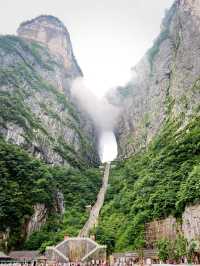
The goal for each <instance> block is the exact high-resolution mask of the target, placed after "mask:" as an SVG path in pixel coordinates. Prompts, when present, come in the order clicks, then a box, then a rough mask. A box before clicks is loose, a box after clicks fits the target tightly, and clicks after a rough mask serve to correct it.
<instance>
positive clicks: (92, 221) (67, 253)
mask: <svg viewBox="0 0 200 266" xmlns="http://www.w3.org/2000/svg"><path fill="white" fill-rule="evenodd" d="M109 171H110V163H106V164H105V169H104V174H103V178H102V186H101V189H100V190H99V193H98V195H97V200H96V203H95V204H94V206H93V207H92V209H91V211H90V216H89V218H88V220H87V222H86V223H85V225H84V226H83V228H82V230H81V231H80V233H79V235H78V237H69V238H67V239H65V240H64V241H62V242H61V243H59V244H58V245H56V246H51V247H47V249H46V257H47V259H48V261H53V262H61V263H68V262H83V263H84V262H88V261H91V260H102V261H105V260H106V246H102V245H99V244H98V243H96V242H95V241H94V240H92V239H90V238H89V233H90V231H91V229H93V228H94V227H95V226H96V225H97V223H98V218H99V213H100V210H101V208H102V206H103V204H104V199H105V195H106V191H107V187H108V178H109Z"/></svg>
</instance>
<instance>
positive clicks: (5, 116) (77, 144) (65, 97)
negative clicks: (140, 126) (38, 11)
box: [0, 16, 98, 167]
mask: <svg viewBox="0 0 200 266" xmlns="http://www.w3.org/2000/svg"><path fill="white" fill-rule="evenodd" d="M0 65H1V66H0V101H1V110H0V111H1V117H0V119H1V123H0V133H1V135H2V136H3V137H4V138H5V139H6V140H7V141H10V142H13V143H16V144H18V145H21V146H22V147H24V148H25V149H27V150H28V151H29V152H31V153H32V154H33V155H34V156H36V157H38V158H41V159H43V160H45V161H46V162H47V163H51V164H69V165H72V166H79V167H80V166H81V165H83V164H91V163H98V155H97V149H96V143H95V142H96V136H95V129H94V126H93V123H92V121H91V119H90V117H89V116H88V115H87V114H86V113H84V112H83V111H82V110H81V109H80V108H79V107H78V106H77V105H76V104H75V103H74V102H73V99H72V97H71V92H70V86H71V82H72V81H73V80H74V79H75V78H77V77H80V76H82V72H81V70H80V68H79V66H78V64H77V62H76V59H75V57H74V55H73V50H72V45H71V41H70V37H69V33H68V31H67V29H66V28H65V26H64V25H63V24H62V22H60V21H59V20H58V19H57V18H55V17H52V16H40V17H37V18H35V19H33V20H31V21H28V22H24V23H22V24H21V25H20V27H19V29H18V37H16V36H1V37H0Z"/></svg>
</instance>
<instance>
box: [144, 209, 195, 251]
mask: <svg viewBox="0 0 200 266" xmlns="http://www.w3.org/2000/svg"><path fill="white" fill-rule="evenodd" d="M180 234H181V235H183V236H184V237H185V238H186V239H187V240H188V241H191V240H193V239H194V240H199V239H200V205H195V206H190V207H187V208H186V209H185V211H184V213H183V214H182V222H179V221H177V220H176V219H175V218H174V217H172V216H170V217H168V218H166V219H163V220H155V221H152V222H150V223H148V224H146V230H145V239H146V243H147V246H148V247H153V246H155V243H156V241H157V240H160V239H169V240H175V239H176V238H177V236H178V235H180Z"/></svg>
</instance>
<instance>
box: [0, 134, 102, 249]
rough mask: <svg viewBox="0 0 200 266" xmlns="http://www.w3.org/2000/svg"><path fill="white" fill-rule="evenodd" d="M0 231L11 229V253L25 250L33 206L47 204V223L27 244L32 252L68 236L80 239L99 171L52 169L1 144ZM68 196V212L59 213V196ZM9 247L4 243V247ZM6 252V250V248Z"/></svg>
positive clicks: (94, 193)
mask: <svg viewBox="0 0 200 266" xmlns="http://www.w3.org/2000/svg"><path fill="white" fill-rule="evenodd" d="M0 165H1V167H0V176H1V188H0V202H1V212H0V218H1V223H0V231H6V229H7V228H10V231H9V234H10V237H9V241H8V243H7V249H9V248H10V247H12V248H13V247H17V248H19V247H23V242H24V240H25V238H26V232H23V230H22V228H23V226H24V225H25V224H26V223H27V222H28V220H29V219H30V217H31V215H32V214H33V206H34V205H35V204H37V203H41V204H44V205H45V207H46V211H47V212H48V219H47V223H46V224H45V225H44V226H43V227H42V228H41V230H40V232H36V233H34V234H33V235H32V236H31V237H30V238H29V240H28V242H26V243H25V247H26V248H29V249H38V248H40V247H41V245H42V244H43V247H45V246H46V245H47V244H54V243H56V242H58V241H59V240H61V239H63V236H64V235H65V234H70V235H72V236H76V235H77V234H78V232H79V230H80V229H81V227H82V226H83V224H84V222H85V221H86V219H87V213H86V211H85V206H86V205H88V204H92V203H93V202H94V201H95V198H96V194H97V193H98V190H99V187H100V182H101V181H100V175H99V170H98V169H95V168H94V169H92V168H90V169H87V168H86V169H82V170H81V171H80V170H77V169H73V168H69V167H61V166H55V167H52V166H48V165H47V164H45V163H43V162H42V161H40V160H37V159H35V158H34V157H32V156H30V155H29V154H28V153H27V152H25V151H24V150H23V149H21V148H20V147H18V146H16V145H13V144H8V143H6V142H5V141H4V140H2V139H1V140H0ZM58 191H60V192H62V193H63V195H64V206H65V212H64V213H62V214H59V213H58V212H57V211H56V207H55V205H56V202H55V194H56V193H57V192H58ZM3 244H5V243H2V245H3ZM4 248H5V247H4Z"/></svg>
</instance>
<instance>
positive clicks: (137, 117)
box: [108, 0, 200, 157]
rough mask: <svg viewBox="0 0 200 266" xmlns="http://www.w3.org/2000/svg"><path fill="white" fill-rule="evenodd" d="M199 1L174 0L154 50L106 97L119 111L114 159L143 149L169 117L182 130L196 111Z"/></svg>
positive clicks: (199, 63) (199, 62)
mask: <svg viewBox="0 0 200 266" xmlns="http://www.w3.org/2000/svg"><path fill="white" fill-rule="evenodd" d="M199 10H200V2H199V1H198V0H194V1H181V0H177V1H175V3H174V4H173V6H172V7H171V9H170V10H169V11H168V12H167V14H166V17H165V18H164V19H163V22H162V25H161V33H160V35H159V36H158V38H157V39H156V40H155V42H154V45H153V47H152V48H151V49H150V50H149V51H148V52H147V54H146V55H145V56H144V58H143V59H142V60H141V61H140V62H139V64H138V65H137V66H136V67H135V68H134V69H133V71H134V72H135V73H136V75H134V76H135V77H134V78H133V80H132V81H130V83H129V84H128V85H127V86H126V87H124V88H121V87H120V88H117V89H116V90H115V92H113V91H112V92H111V93H110V95H109V96H108V97H109V99H110V101H111V102H113V103H114V104H116V105H118V106H121V107H122V112H121V117H120V119H119V121H118V125H117V127H116V129H115V132H116V136H117V140H118V145H119V156H120V157H129V156H130V155H132V154H134V153H136V152H137V151H139V150H141V149H142V148H146V147H147V146H148V144H149V143H150V141H151V140H152V138H153V137H154V136H155V135H156V134H157V133H158V131H159V130H160V128H161V127H162V125H163V123H164V121H165V120H166V119H167V117H169V113H170V115H171V116H172V117H181V120H182V126H184V125H185V124H187V121H188V119H189V117H190V116H191V114H192V113H194V112H197V111H198V106H199V100H200V90H199V88H200V87H199V85H200V82H199V79H200V60H199V42H200V12H199Z"/></svg>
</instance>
